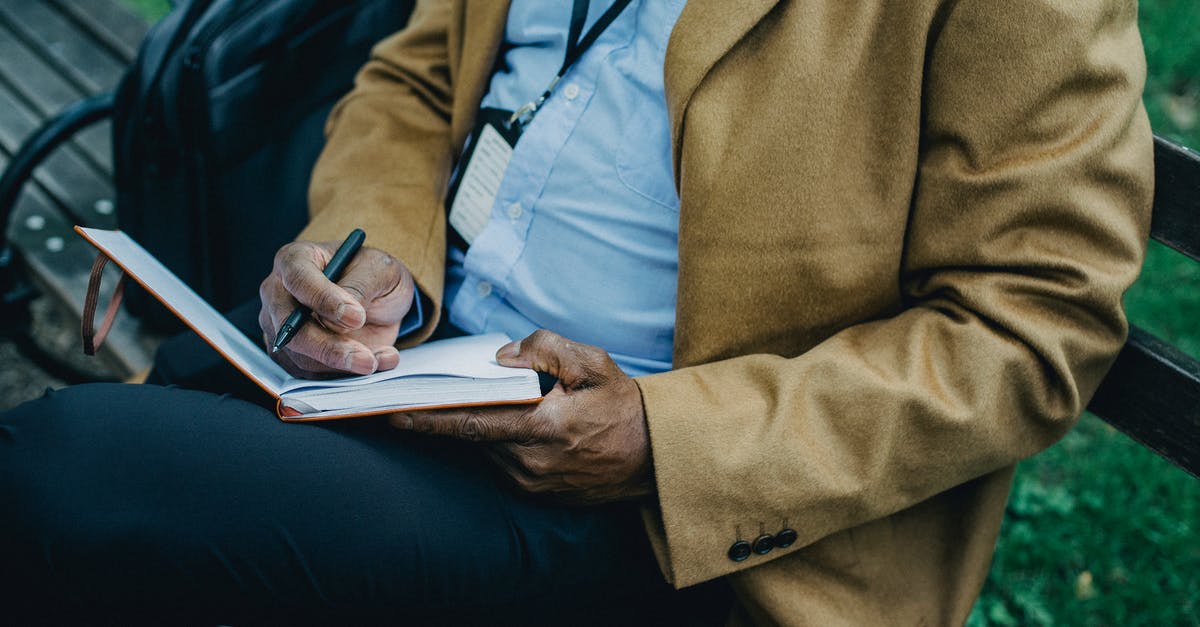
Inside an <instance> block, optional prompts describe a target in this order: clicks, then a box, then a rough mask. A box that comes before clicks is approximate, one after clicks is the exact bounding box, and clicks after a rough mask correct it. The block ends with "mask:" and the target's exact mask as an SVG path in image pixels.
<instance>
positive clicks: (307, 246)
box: [258, 242, 414, 378]
mask: <svg viewBox="0 0 1200 627" xmlns="http://www.w3.org/2000/svg"><path fill="white" fill-rule="evenodd" d="M337 247H338V242H322V243H315V242H293V243H291V244H288V245H286V246H284V247H283V248H280V249H279V252H278V253H276V254H275V267H274V269H273V270H272V271H271V274H270V275H269V276H268V277H267V278H266V279H265V280H264V281H263V282H262V285H261V286H259V289H258V294H259V297H260V298H261V299H262V310H261V311H260V312H259V314H258V324H259V326H261V327H262V330H263V339H264V341H265V342H266V345H267V346H268V348H269V347H270V345H271V342H272V341H273V340H274V339H275V334H276V332H277V331H278V330H279V326H280V325H281V324H283V321H284V320H285V319H286V318H287V317H288V315H289V314H291V313H292V310H293V309H295V307H296V306H297V304H298V303H300V304H304V305H306V306H308V307H309V308H310V309H312V312H313V319H312V320H311V321H309V322H308V323H307V324H305V325H303V326H301V327H300V330H299V332H297V333H296V336H295V337H294V338H292V341H291V342H288V344H287V346H285V347H284V348H283V350H281V351H279V352H278V353H276V354H275V355H274V359H275V361H277V362H279V364H280V365H281V366H283V367H284V368H285V369H286V370H287V371H288V372H290V373H292V374H293V375H295V376H300V377H307V378H319V377H328V376H331V375H335V374H341V373H347V372H350V373H354V374H370V373H372V372H375V371H376V370H389V369H391V368H395V367H396V364H397V363H399V361H400V356H399V354H398V353H397V352H396V348H395V346H393V343H395V341H396V334H397V333H398V332H399V330H400V321H401V320H403V319H404V315H405V314H407V313H408V310H409V308H411V307H412V302H413V290H414V287H413V278H412V275H411V274H409V272H408V269H407V268H405V267H404V264H403V263H400V261H399V260H397V259H396V258H395V257H392V256H391V255H389V254H387V253H385V252H383V251H381V250H379V249H376V248H366V247H364V248H362V249H361V250H359V251H358V254H357V255H356V256H355V257H354V260H353V261H351V262H350V264H349V265H348V266H346V269H345V271H343V272H342V276H341V278H340V279H339V280H338V282H337V283H336V284H335V283H333V282H332V281H330V280H329V279H326V278H325V275H324V274H323V272H322V271H323V270H324V268H325V265H326V264H327V263H329V259H330V258H331V257H333V253H334V251H335V250H337Z"/></svg>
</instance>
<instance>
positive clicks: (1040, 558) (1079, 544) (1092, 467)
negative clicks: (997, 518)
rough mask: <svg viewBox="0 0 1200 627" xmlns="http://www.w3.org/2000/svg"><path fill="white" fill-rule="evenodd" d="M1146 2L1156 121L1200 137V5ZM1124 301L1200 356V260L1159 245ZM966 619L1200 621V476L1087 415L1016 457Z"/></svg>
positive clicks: (1143, 320) (1134, 316)
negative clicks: (992, 549)
mask: <svg viewBox="0 0 1200 627" xmlns="http://www.w3.org/2000/svg"><path fill="white" fill-rule="evenodd" d="M1140 9H1141V15H1140V22H1141V27H1142V37H1143V39H1144V41H1145V46H1146V59H1147V65H1148V67H1149V77H1148V79H1147V81H1146V92H1145V102H1146V109H1147V111H1148V112H1149V114H1150V123H1151V126H1153V127H1154V130H1155V132H1156V133H1158V134H1159V135H1163V136H1165V137H1168V138H1170V139H1172V140H1173V141H1176V142H1179V143H1182V144H1184V145H1187V146H1191V147H1193V148H1197V147H1200V119H1198V118H1200V3H1198V2H1196V0H1143V1H1142V3H1141V7H1140ZM1125 304H1126V309H1127V311H1128V313H1129V318H1130V320H1131V321H1132V322H1133V323H1135V324H1138V325H1140V326H1142V327H1143V328H1145V329H1147V330H1148V331H1150V332H1152V333H1154V334H1155V335H1158V336H1159V337H1161V338H1163V339H1165V340H1167V341H1169V342H1171V343H1173V344H1175V345H1176V346H1178V347H1180V349H1182V350H1183V351H1184V352H1187V353H1189V354H1191V355H1193V356H1200V264H1198V263H1195V262H1193V261H1191V260H1189V259H1187V258H1186V257H1184V256H1183V255H1180V254H1179V253H1176V252H1174V251H1172V250H1171V249H1169V248H1167V247H1166V246H1163V245H1161V244H1157V243H1151V245H1150V248H1149V250H1148V251H1147V255H1146V265H1145V267H1144V268H1143V271H1142V276H1141V278H1139V279H1138V281H1137V283H1136V284H1135V285H1134V286H1133V288H1132V289H1130V291H1129V293H1128V294H1127V295H1126V299H1125ZM968 624H970V625H973V626H979V627H981V626H984V625H1003V626H1010V625H1052V624H1061V625H1114V626H1115V625H1122V626H1124V625H1184V626H1187V625H1192V626H1200V479H1196V478H1195V477H1192V476H1190V475H1188V474H1186V473H1184V472H1183V471H1181V470H1179V469H1178V468H1176V467H1174V466H1172V465H1171V464H1170V463H1168V462H1166V461H1164V460H1163V459H1162V458H1160V457H1158V456H1157V455H1155V454H1154V453H1151V452H1150V451H1149V450H1147V449H1145V448H1144V447H1142V446H1141V445H1139V444H1137V443H1135V442H1133V441H1132V440H1130V439H1129V438H1127V437H1126V436H1124V435H1123V434H1121V433H1119V432H1117V431H1116V430H1114V429H1113V428H1112V427H1109V426H1108V425H1106V424H1105V423H1103V422H1102V421H1100V420H1099V419H1098V418H1096V417H1094V416H1091V415H1085V416H1084V417H1083V418H1082V419H1081V420H1080V423H1079V426H1078V427H1077V428H1076V429H1075V430H1074V431H1072V432H1071V433H1070V434H1068V435H1067V437H1066V438H1064V439H1063V441H1062V442H1060V443H1059V444H1057V445H1056V446H1054V447H1052V448H1051V449H1049V450H1047V451H1046V452H1044V453H1042V454H1041V455H1038V456H1036V457H1034V458H1033V459H1030V460H1028V461H1026V462H1024V463H1022V464H1021V465H1020V467H1019V468H1018V470H1017V475H1016V478H1015V480H1014V482H1013V495H1012V498H1011V499H1010V501H1009V506H1008V511H1007V515H1006V517H1005V522H1004V527H1003V528H1002V530H1001V534H1000V542H999V545H998V546H997V549H996V556H995V561H994V563H993V564H992V570H991V573H990V575H989V577H988V581H987V583H986V584H985V586H984V589H983V594H982V595H981V596H980V599H979V603H978V604H977V605H976V607H975V611H974V612H972V614H971V618H970V620H969V621H968Z"/></svg>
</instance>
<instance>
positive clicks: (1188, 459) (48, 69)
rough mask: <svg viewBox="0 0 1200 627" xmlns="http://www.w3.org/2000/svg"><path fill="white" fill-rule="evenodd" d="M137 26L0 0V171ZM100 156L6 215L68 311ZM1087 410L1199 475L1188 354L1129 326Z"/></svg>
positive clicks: (1178, 224) (96, 150)
mask: <svg viewBox="0 0 1200 627" xmlns="http://www.w3.org/2000/svg"><path fill="white" fill-rule="evenodd" d="M146 29H147V25H146V24H145V23H144V22H143V21H142V20H141V19H140V18H138V17H136V16H134V15H132V14H130V13H129V12H128V11H127V10H125V9H124V8H123V7H121V6H120V5H118V4H116V2H115V1H114V0H23V1H21V2H0V168H3V167H4V165H5V164H6V163H7V160H8V158H10V157H11V156H12V155H13V153H14V151H15V150H16V149H17V147H18V146H19V145H20V143H21V141H22V140H23V139H24V138H25V137H26V136H28V135H29V134H30V133H31V132H32V131H33V130H34V129H35V128H37V126H38V125H39V124H40V123H41V122H42V121H43V120H45V119H46V118H47V117H49V116H51V115H53V114H55V113H56V112H58V111H59V110H61V109H62V108H63V107H65V106H67V105H69V104H71V103H72V102H75V101H76V100H78V99H80V98H82V97H85V96H91V95H95V94H98V93H101V92H104V91H107V90H111V89H112V88H113V87H114V86H115V84H116V82H117V81H118V79H119V78H120V75H121V73H122V72H123V70H124V68H125V67H126V66H127V65H128V64H129V63H130V62H131V60H132V59H133V57H134V55H135V54H136V51H137V47H138V44H139V42H140V40H141V38H142V36H143V35H144V34H145V32H146ZM111 153H112V151H111V146H110V138H109V129H108V125H107V123H105V124H102V125H98V126H97V127H95V128H92V129H89V130H87V131H85V132H83V133H82V134H81V135H79V136H78V137H77V138H76V139H75V140H74V141H72V142H71V143H70V145H68V146H67V147H66V148H65V149H63V150H61V151H58V152H57V153H55V154H54V155H53V156H51V157H50V159H49V160H48V161H47V162H46V164H45V166H44V167H42V168H41V169H39V170H38V171H37V172H36V174H35V177H34V183H33V184H31V185H27V186H26V189H25V191H24V192H23V195H22V197H21V199H20V201H19V203H18V204H17V206H16V209H15V215H14V219H13V221H12V228H11V230H10V235H11V238H12V242H13V244H14V245H15V246H16V248H17V249H18V250H19V251H20V252H21V253H22V255H23V256H24V259H25V260H26V262H27V263H28V265H29V268H30V270H31V271H32V273H33V274H34V276H35V277H36V278H37V280H38V282H39V283H40V284H41V285H42V287H43V289H45V290H46V291H48V292H49V293H50V294H52V295H53V296H54V297H55V298H57V299H58V300H59V301H60V302H62V303H63V304H65V305H66V306H67V307H68V308H69V309H70V310H71V312H72V313H73V314H75V315H78V314H79V313H80V312H81V311H82V294H83V287H84V285H85V284H86V271H87V268H88V267H89V266H90V261H91V258H92V255H93V251H92V250H91V248H90V247H89V246H88V245H87V244H86V243H84V242H82V240H80V239H79V238H77V237H76V236H74V234H73V233H71V232H70V229H69V227H70V225H71V224H72V223H73V222H79V223H84V224H89V225H93V226H113V225H114V224H115V217H114V215H113V204H112V200H111V199H112V183H111V174H112V157H111ZM1155 170H1156V177H1157V179H1156V193H1155V200H1154V218H1153V224H1152V229H1151V232H1152V236H1153V237H1154V239H1156V240H1158V241H1160V242H1162V243H1163V244H1165V245H1167V246H1169V247H1171V248H1172V249H1174V250H1176V251H1179V252H1181V253H1183V254H1185V255H1187V256H1188V257H1190V258H1191V259H1193V260H1197V261H1200V155H1197V154H1196V153H1195V152H1192V151H1189V150H1187V149H1185V148H1181V147H1179V146H1176V145H1174V144H1172V143H1170V142H1168V141H1166V140H1164V139H1162V138H1156V140H1155ZM1197 315H1200V312H1197ZM156 339H157V338H147V336H146V334H145V333H143V332H142V330H141V329H140V327H139V325H138V323H137V321H136V320H133V319H130V318H129V317H128V316H123V319H121V320H120V321H119V322H118V324H117V326H116V327H115V328H114V331H113V334H112V335H111V336H110V339H109V340H108V342H107V343H106V346H107V347H108V353H107V355H106V356H107V357H108V358H109V359H110V360H111V361H112V362H114V363H115V364H116V366H117V368H118V370H119V371H120V372H122V373H124V374H127V375H128V374H132V373H135V372H138V371H140V370H142V369H144V368H145V367H146V366H147V365H148V364H149V363H150V356H151V355H152V350H153V347H154V345H155V343H156V341H155V340H156ZM1089 409H1090V410H1091V411H1093V412H1094V413H1095V414H1097V415H1098V416H1100V417H1101V418H1102V419H1104V420H1105V421H1107V422H1108V423H1109V424H1112V425H1113V426H1115V427H1116V428H1118V429H1120V430H1121V431H1123V432H1125V433H1126V434H1128V435H1129V436H1130V437H1132V438H1133V439H1135V440H1137V441H1138V442H1141V443H1142V444H1143V445H1145V446H1146V447H1148V448H1150V449H1152V450H1154V451H1156V452H1158V453H1159V454H1160V455H1162V456H1163V457H1165V458H1167V459H1168V460H1170V461H1171V462H1173V463H1174V464H1176V465H1177V466H1179V467H1181V468H1183V469H1184V470H1186V471H1188V472H1189V473H1191V474H1193V475H1197V476H1200V361H1197V360H1196V359H1194V358H1192V357H1190V356H1188V355H1186V354H1184V353H1182V352H1181V351H1179V350H1178V349H1176V348H1175V347H1173V346H1171V345H1170V344H1168V343H1166V342H1163V341H1162V340H1160V339H1158V338H1156V337H1154V336H1153V335H1151V334H1150V333H1148V332H1146V331H1144V330H1142V329H1140V328H1137V327H1134V328H1133V329H1132V331H1131V333H1130V338H1129V341H1128V343H1127V344H1126V346H1125V348H1124V350H1123V351H1122V352H1121V355H1120V357H1119V358H1118V360H1117V362H1116V365H1115V366H1114V367H1113V369H1112V371H1111V372H1110V373H1109V375H1108V377H1107V378H1106V379H1105V380H1104V383H1103V384H1102V385H1101V388H1100V390H1099V392H1098V393H1097V395H1096V397H1095V399H1094V400H1093V401H1092V403H1091V405H1090V407H1089Z"/></svg>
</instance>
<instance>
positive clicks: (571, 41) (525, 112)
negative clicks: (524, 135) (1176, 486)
mask: <svg viewBox="0 0 1200 627" xmlns="http://www.w3.org/2000/svg"><path fill="white" fill-rule="evenodd" d="M588 1H589V0H575V4H574V6H573V7H572V8H571V25H570V27H569V28H568V30H567V54H566V56H565V57H564V58H563V63H562V67H560V68H559V69H558V74H555V75H554V79H553V80H551V81H550V84H549V85H547V86H546V89H545V90H544V91H543V92H542V95H541V96H538V98H537V100H534V101H531V102H528V103H526V104H525V105H524V106H522V107H521V108H520V109H517V110H516V111H515V112H513V114H512V117H511V118H509V120H508V123H509V125H510V126H511V125H512V124H514V123H519V124H520V125H522V126H524V125H526V124H529V122H530V120H532V119H533V116H534V114H536V113H537V110H538V108H539V107H541V106H542V103H543V102H546V99H547V98H549V97H550V92H552V91H554V88H555V86H557V85H558V81H560V80H562V77H563V76H564V75H565V74H566V73H567V70H568V69H570V68H571V66H572V65H575V62H576V61H578V60H579V57H582V56H583V53H585V52H587V50H588V48H591V47H592V44H594V43H596V40H597V39H599V38H600V34H601V33H603V32H604V30H605V29H607V28H608V27H609V25H611V24H612V23H613V21H614V20H616V19H617V16H619V15H621V12H622V11H624V10H625V7H627V6H629V3H630V2H631V1H632V0H615V1H614V2H613V3H612V6H610V7H608V10H607V11H605V12H604V14H603V15H601V16H600V19H598V20H596V23H595V24H592V27H591V28H590V29H588V32H587V33H586V34H584V33H583V24H584V22H586V21H587V10H588ZM580 35H582V38H581V37H580Z"/></svg>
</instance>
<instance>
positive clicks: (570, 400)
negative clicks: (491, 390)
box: [391, 331, 654, 504]
mask: <svg viewBox="0 0 1200 627" xmlns="http://www.w3.org/2000/svg"><path fill="white" fill-rule="evenodd" d="M496 360H497V361H498V362H499V363H500V364H501V365H504V366H510V367H525V368H533V369H534V370H537V371H539V372H547V373H550V374H552V375H554V376H556V377H558V384H557V385H555V386H554V389H553V390H551V391H550V393H549V394H547V395H546V398H545V399H543V400H542V402H541V403H539V404H537V405H533V406H525V407H482V408H470V409H461V410H431V411H412V412H402V413H398V414H396V415H394V416H392V419H391V421H392V424H393V425H394V426H396V427H398V428H400V429H407V430H412V431H419V432H422V433H432V434H437V435H447V436H451V437H456V438H462V439H466V440H473V441H480V442H487V443H488V445H487V446H488V451H489V453H490V454H491V456H492V458H493V459H494V460H495V461H496V462H497V463H498V464H499V465H500V467H501V468H502V469H503V470H504V471H505V472H506V473H507V474H508V475H509V476H510V477H511V478H512V479H513V481H515V482H516V484H517V486H519V487H520V488H522V489H524V490H527V491H529V492H536V493H549V494H553V495H554V496H556V497H558V498H561V499H562V500H565V501H569V502H573V503H580V504H592V503H604V502H608V501H617V500H622V499H631V498H637V497H642V496H647V495H650V494H652V493H653V491H654V480H653V466H652V465H651V460H650V439H649V437H648V435H647V431H646V416H645V410H644V409H643V407H642V395H641V392H640V391H639V390H638V387H637V384H635V383H634V382H633V379H630V378H629V377H628V376H626V375H625V373H624V372H621V369H620V368H618V367H617V365H616V364H615V363H613V360H612V359H611V358H610V357H609V356H608V353H606V352H605V351H604V350H602V349H600V348H597V347H595V346H587V345H585V344H578V343H575V342H572V341H570V340H567V339H565V338H563V337H562V336H559V335H555V334H554V333H551V332H549V331H537V332H535V333H534V334H533V335H530V336H529V337H527V338H525V339H524V340H521V341H520V342H513V343H511V344H508V345H506V346H504V347H503V348H501V349H500V351H499V352H497V353H496Z"/></svg>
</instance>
